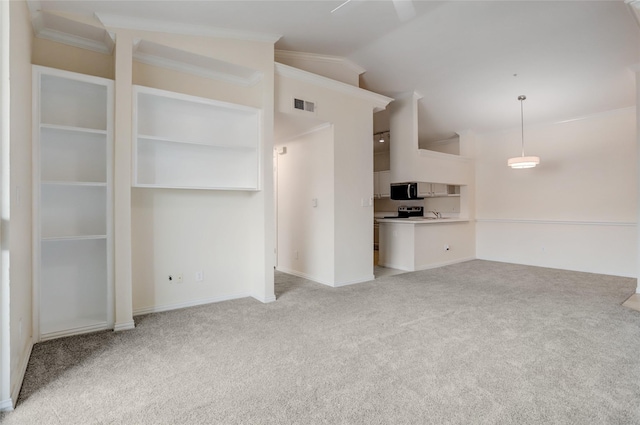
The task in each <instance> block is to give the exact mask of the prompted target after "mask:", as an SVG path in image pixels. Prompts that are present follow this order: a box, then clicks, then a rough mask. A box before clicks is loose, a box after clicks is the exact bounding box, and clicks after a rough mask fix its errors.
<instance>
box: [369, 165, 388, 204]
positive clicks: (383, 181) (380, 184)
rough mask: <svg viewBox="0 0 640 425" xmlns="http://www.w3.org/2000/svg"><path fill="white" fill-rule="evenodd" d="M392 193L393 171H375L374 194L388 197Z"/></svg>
mask: <svg viewBox="0 0 640 425" xmlns="http://www.w3.org/2000/svg"><path fill="white" fill-rule="evenodd" d="M390 195H391V172H390V171H388V170H387V171H376V172H374V173H373V196H374V197H376V198H388V197H389V196H390Z"/></svg>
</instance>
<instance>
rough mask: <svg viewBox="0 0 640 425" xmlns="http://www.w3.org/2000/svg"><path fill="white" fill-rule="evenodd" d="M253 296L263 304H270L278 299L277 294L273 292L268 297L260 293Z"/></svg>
mask: <svg viewBox="0 0 640 425" xmlns="http://www.w3.org/2000/svg"><path fill="white" fill-rule="evenodd" d="M251 297H252V298H254V299H256V300H258V301H260V302H261V303H263V304H268V303H272V302H274V301H275V300H276V295H275V294H271V295H269V296H268V297H266V298H265V297H261V296H259V295H251Z"/></svg>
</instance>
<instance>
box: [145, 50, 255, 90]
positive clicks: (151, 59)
mask: <svg viewBox="0 0 640 425" xmlns="http://www.w3.org/2000/svg"><path fill="white" fill-rule="evenodd" d="M134 44H135V47H134V52H133V58H134V60H136V61H138V62H141V63H145V64H147V65H152V66H158V67H161V68H166V69H171V70H174V71H178V72H185V73H188V74H192V75H197V76H199V77H204V78H209V79H214V80H221V81H226V82H228V83H233V84H237V85H240V86H244V87H249V86H253V85H254V84H256V83H258V82H260V81H261V80H262V77H263V73H262V72H260V71H258V70H255V69H252V68H247V67H246V66H241V65H236V64H233V63H230V62H225V61H221V60H218V59H214V58H210V57H207V56H202V55H198V54H196V53H191V52H187V51H185V50H179V49H175V48H173V47H168V46H164V45H162V44H157V43H154V42H151V41H146V40H137V41H136V42H135V43H134Z"/></svg>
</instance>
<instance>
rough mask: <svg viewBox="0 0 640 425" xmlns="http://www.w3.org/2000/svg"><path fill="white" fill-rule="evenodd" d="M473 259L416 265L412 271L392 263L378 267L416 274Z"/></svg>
mask: <svg viewBox="0 0 640 425" xmlns="http://www.w3.org/2000/svg"><path fill="white" fill-rule="evenodd" d="M475 259H476V257H463V258H457V259H455V260H451V261H444V262H441V263H432V264H423V265H418V266H416V267H415V268H413V269H407V268H405V267H404V266H402V265H398V264H392V263H384V264H378V265H379V266H381V267H386V268H389V269H396V270H402V271H404V272H417V271H420V270H429V269H436V268H438V267H444V266H450V265H451V264H458V263H465V262H467V261H472V260H475Z"/></svg>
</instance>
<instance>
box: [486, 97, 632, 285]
mask: <svg viewBox="0 0 640 425" xmlns="http://www.w3.org/2000/svg"><path fill="white" fill-rule="evenodd" d="M476 140H477V146H476V147H477V155H476V183H477V198H476V199H477V201H476V202H477V210H476V213H477V219H478V223H477V256H478V258H481V259H487V260H496V261H505V262H513V263H520V264H530V265H536V266H545V267H554V268H563V269H569V270H578V271H586V272H594V273H604V274H611V275H620V276H635V275H636V258H637V253H636V251H637V247H636V208H637V207H636V206H637V196H638V195H637V193H638V188H637V157H636V118H635V109H625V110H617V111H610V112H607V113H603V114H599V115H594V116H590V117H586V118H584V119H579V120H575V121H570V122H565V123H559V124H547V125H538V126H531V127H529V128H525V148H526V153H527V154H530V155H537V156H540V158H541V164H540V165H539V166H538V167H536V168H533V169H525V170H512V169H510V168H508V167H507V165H506V161H507V159H508V158H509V157H512V156H517V155H519V153H520V152H519V149H520V131H519V129H512V130H509V131H505V132H501V133H494V134H485V135H479V136H478V137H477V139H476Z"/></svg>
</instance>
